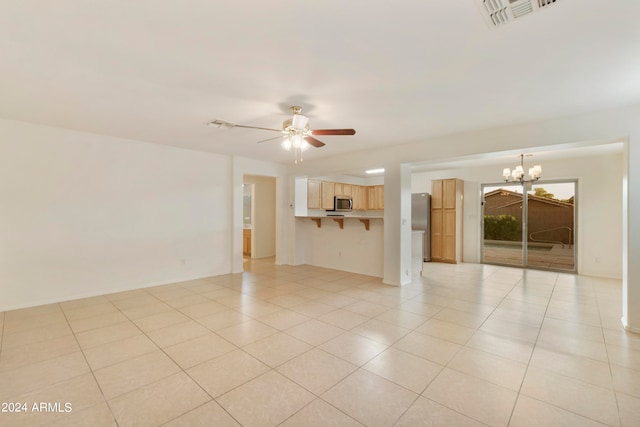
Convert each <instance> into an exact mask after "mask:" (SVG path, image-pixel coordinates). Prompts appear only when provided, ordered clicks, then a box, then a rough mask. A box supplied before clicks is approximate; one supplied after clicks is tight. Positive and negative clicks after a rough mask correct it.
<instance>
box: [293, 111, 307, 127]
mask: <svg viewBox="0 0 640 427" xmlns="http://www.w3.org/2000/svg"><path fill="white" fill-rule="evenodd" d="M307 123H309V118H308V117H307V116H303V115H302V114H294V115H293V118H292V119H291V127H292V128H294V129H295V130H304V129H306V127H307Z"/></svg>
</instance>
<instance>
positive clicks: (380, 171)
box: [365, 168, 384, 174]
mask: <svg viewBox="0 0 640 427" xmlns="http://www.w3.org/2000/svg"><path fill="white" fill-rule="evenodd" d="M382 172H384V168H380V169H369V170H367V171H365V173H368V174H373V173H382Z"/></svg>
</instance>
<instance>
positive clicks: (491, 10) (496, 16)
mask: <svg viewBox="0 0 640 427" xmlns="http://www.w3.org/2000/svg"><path fill="white" fill-rule="evenodd" d="M475 1H476V3H478V5H479V6H480V9H481V10H482V15H483V16H484V18H485V21H487V23H488V24H489V26H490V27H492V28H495V27H500V26H501V25H504V24H506V23H508V22H511V21H513V20H514V19H518V18H521V17H523V16H526V15H529V14H531V13H533V12H537V11H538V10H541V9H546V8H548V7H549V6H550V5H552V4H554V3H555V2H556V0H475Z"/></svg>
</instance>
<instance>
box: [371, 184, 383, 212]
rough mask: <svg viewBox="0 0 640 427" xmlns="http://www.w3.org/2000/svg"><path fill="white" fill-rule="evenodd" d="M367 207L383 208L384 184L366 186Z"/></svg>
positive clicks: (372, 208)
mask: <svg viewBox="0 0 640 427" xmlns="http://www.w3.org/2000/svg"><path fill="white" fill-rule="evenodd" d="M367 208H368V209H371V210H384V185H372V186H370V187H367Z"/></svg>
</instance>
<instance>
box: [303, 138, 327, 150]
mask: <svg viewBox="0 0 640 427" xmlns="http://www.w3.org/2000/svg"><path fill="white" fill-rule="evenodd" d="M304 140H305V141H307V142H308V143H309V145H313V146H314V147H316V148H320V147H324V146H325V143H324V142H322V141H320V140H318V139H315V138H314V137H312V136H305V137H304Z"/></svg>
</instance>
